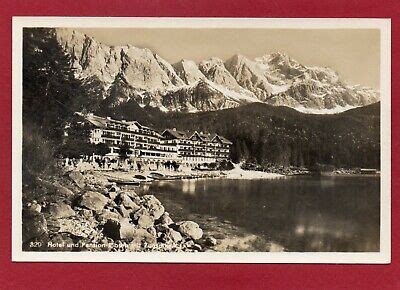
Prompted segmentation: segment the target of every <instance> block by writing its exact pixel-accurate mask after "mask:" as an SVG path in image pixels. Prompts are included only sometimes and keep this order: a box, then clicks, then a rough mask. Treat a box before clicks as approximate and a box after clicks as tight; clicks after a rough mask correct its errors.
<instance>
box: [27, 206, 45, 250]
mask: <svg viewBox="0 0 400 290" xmlns="http://www.w3.org/2000/svg"><path fill="white" fill-rule="evenodd" d="M44 235H47V221H46V219H45V217H44V215H43V214H41V213H38V212H37V211H34V210H30V209H28V210H23V211H22V241H23V242H26V241H29V240H32V239H33V238H37V237H41V236H44Z"/></svg>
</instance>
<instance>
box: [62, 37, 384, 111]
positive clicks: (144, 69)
mask: <svg viewBox="0 0 400 290" xmlns="http://www.w3.org/2000/svg"><path fill="white" fill-rule="evenodd" d="M56 36H57V40H58V41H59V43H60V44H61V45H62V46H63V48H64V49H65V50H66V52H67V53H68V54H70V55H71V56H72V58H73V66H74V68H75V69H76V73H77V74H78V75H79V76H80V77H83V78H87V77H93V76H94V77H97V78H98V79H99V80H100V81H101V83H102V84H103V86H104V89H105V90H106V91H107V94H106V97H110V98H111V99H112V100H109V101H108V103H110V104H113V103H114V102H115V100H116V99H117V100H118V102H127V101H129V100H131V99H134V100H135V101H136V102H138V103H139V104H140V105H141V106H153V107H158V108H160V109H161V110H163V111H180V112H198V111H214V110H220V109H226V108H234V107H238V106H241V105H244V104H247V103H253V102H263V103H266V104H270V105H274V106H287V107H291V108H294V109H296V110H299V111H303V112H308V113H309V112H314V113H335V112H340V111H344V110H347V109H350V108H354V107H359V106H365V105H368V104H372V103H375V102H378V101H379V93H378V92H376V91H374V90H372V89H370V88H363V87H360V86H350V85H347V84H345V83H344V82H342V81H341V79H340V77H339V76H338V74H337V73H336V72H335V71H333V70H332V69H330V68H326V67H308V66H304V65H302V64H300V63H298V62H297V61H296V60H294V59H292V58H291V57H289V56H288V55H286V54H283V53H272V54H267V55H264V56H262V57H258V58H256V59H254V60H250V59H248V58H246V57H245V56H242V55H235V56H233V57H232V58H230V59H228V60H226V61H225V62H224V61H222V60H221V59H218V58H216V57H211V58H210V59H208V60H204V61H201V62H200V63H199V64H196V63H195V62H194V61H192V60H182V61H180V62H178V63H176V64H173V65H171V64H169V63H168V62H167V61H166V60H164V59H163V58H162V57H161V56H159V55H157V54H155V53H153V52H152V51H150V50H149V49H147V48H137V47H134V46H132V45H125V46H115V47H111V46H107V45H104V44H101V43H99V42H98V41H96V40H95V39H93V38H90V37H88V36H86V35H84V34H81V33H79V32H77V31H74V30H71V29H56ZM112 85H113V86H114V90H113V91H114V92H115V91H118V92H119V94H118V95H111V96H110V94H109V92H110V91H109V88H110V87H111V86H112ZM117 86H121V88H118V87H117Z"/></svg>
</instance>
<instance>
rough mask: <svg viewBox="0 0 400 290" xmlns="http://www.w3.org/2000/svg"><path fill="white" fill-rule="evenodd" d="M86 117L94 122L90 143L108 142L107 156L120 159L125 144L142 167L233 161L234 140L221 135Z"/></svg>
mask: <svg viewBox="0 0 400 290" xmlns="http://www.w3.org/2000/svg"><path fill="white" fill-rule="evenodd" d="M83 117H84V118H85V120H86V121H87V122H88V123H89V124H90V125H91V133H90V142H91V143H94V144H99V143H104V144H106V145H107V146H108V147H109V149H110V152H109V153H108V154H106V157H108V158H110V159H117V158H118V157H119V155H120V148H121V146H123V145H124V144H127V145H128V146H129V151H128V154H127V155H128V157H129V159H130V160H131V161H133V162H134V163H135V164H137V165H138V166H150V165H151V166H152V167H155V168H159V167H161V166H166V164H168V165H170V164H172V163H174V164H177V165H179V166H183V167H195V166H197V165H203V164H210V163H215V162H218V161H222V160H229V156H230V149H231V145H232V142H230V141H229V140H228V139H226V138H224V137H222V136H220V135H217V134H205V133H203V132H197V131H195V132H193V133H187V132H182V131H178V130H176V129H166V130H164V131H163V132H162V133H159V132H157V131H156V130H154V129H151V128H149V127H146V126H143V125H142V124H140V123H139V122H137V121H125V120H121V121H119V120H113V119H111V118H109V117H107V118H103V117H99V116H95V115H93V114H87V115H84V116H83ZM124 146H126V145H124Z"/></svg>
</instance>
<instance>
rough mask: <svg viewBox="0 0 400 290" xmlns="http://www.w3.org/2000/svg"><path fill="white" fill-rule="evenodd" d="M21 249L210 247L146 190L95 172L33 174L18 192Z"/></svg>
mask: <svg viewBox="0 0 400 290" xmlns="http://www.w3.org/2000/svg"><path fill="white" fill-rule="evenodd" d="M22 220H23V224H22V233H23V250H24V251H123V252H125V251H134V252H146V251H162V252H199V251H211V250H212V247H213V246H215V245H216V244H217V240H216V239H215V238H214V237H212V236H209V235H205V234H204V233H203V230H202V229H201V228H200V227H199V225H198V224H197V223H196V222H194V221H190V220H189V221H188V220H185V221H179V222H178V221H173V220H172V219H171V217H170V216H169V213H168V212H167V211H165V208H164V206H163V205H162V204H161V202H160V201H159V200H158V199H157V198H156V197H155V196H154V195H151V194H147V195H143V196H140V195H138V194H137V193H136V192H135V191H134V190H132V189H121V188H119V187H118V186H117V185H116V184H115V183H112V182H109V181H108V179H107V178H106V177H105V176H103V175H101V174H100V173H97V172H84V173H81V172H78V171H69V172H65V173H64V174H62V175H60V176H57V177H52V178H51V179H44V178H43V179H41V178H37V180H35V186H33V187H32V186H31V187H29V188H24V190H23V213H22Z"/></svg>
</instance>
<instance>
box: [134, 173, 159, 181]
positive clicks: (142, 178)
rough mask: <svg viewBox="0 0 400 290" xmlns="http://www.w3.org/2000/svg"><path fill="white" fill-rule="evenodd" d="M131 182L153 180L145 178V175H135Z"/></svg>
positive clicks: (148, 177)
mask: <svg viewBox="0 0 400 290" xmlns="http://www.w3.org/2000/svg"><path fill="white" fill-rule="evenodd" d="M133 180H135V181H139V182H151V181H153V180H154V178H151V177H150V176H145V175H141V174H136V175H135V176H134V177H133Z"/></svg>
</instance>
